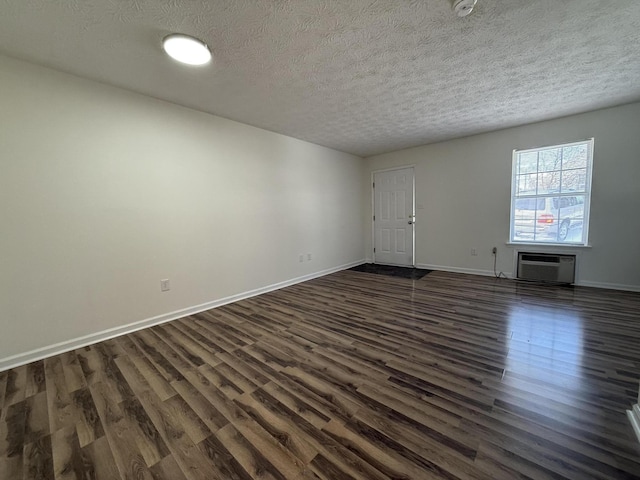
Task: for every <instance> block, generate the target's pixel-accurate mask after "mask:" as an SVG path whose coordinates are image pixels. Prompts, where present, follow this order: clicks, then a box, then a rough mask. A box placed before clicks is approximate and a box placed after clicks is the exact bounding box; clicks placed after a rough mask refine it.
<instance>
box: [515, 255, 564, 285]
mask: <svg viewBox="0 0 640 480" xmlns="http://www.w3.org/2000/svg"><path fill="white" fill-rule="evenodd" d="M575 277H576V256H575V255H558V254H554V253H528V252H518V278H520V279H522V280H535V281H540V282H557V283H573V282H574V281H575Z"/></svg>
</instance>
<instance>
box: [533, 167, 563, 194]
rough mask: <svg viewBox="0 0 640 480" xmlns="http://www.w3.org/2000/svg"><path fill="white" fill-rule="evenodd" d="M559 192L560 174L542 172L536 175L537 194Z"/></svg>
mask: <svg viewBox="0 0 640 480" xmlns="http://www.w3.org/2000/svg"><path fill="white" fill-rule="evenodd" d="M559 191H560V172H544V173H539V174H538V194H545V193H556V192H559Z"/></svg>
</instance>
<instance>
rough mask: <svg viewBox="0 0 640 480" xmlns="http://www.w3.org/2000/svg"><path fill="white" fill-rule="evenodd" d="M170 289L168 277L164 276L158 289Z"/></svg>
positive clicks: (166, 290) (165, 290)
mask: <svg viewBox="0 0 640 480" xmlns="http://www.w3.org/2000/svg"><path fill="white" fill-rule="evenodd" d="M169 290H171V284H170V283H169V279H168V278H165V279H164V280H160V291H161V292H168V291H169Z"/></svg>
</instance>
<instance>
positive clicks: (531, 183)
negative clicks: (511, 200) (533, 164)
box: [516, 173, 538, 195]
mask: <svg viewBox="0 0 640 480" xmlns="http://www.w3.org/2000/svg"><path fill="white" fill-rule="evenodd" d="M517 182H518V183H517V185H516V187H517V189H516V195H535V193H536V186H537V184H538V183H537V182H538V175H537V174H535V173H533V174H530V175H518V178H517Z"/></svg>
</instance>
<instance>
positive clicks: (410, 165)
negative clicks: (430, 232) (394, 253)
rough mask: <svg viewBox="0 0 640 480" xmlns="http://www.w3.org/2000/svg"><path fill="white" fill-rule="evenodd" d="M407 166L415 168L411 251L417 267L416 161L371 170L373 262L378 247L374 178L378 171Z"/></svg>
mask: <svg viewBox="0 0 640 480" xmlns="http://www.w3.org/2000/svg"><path fill="white" fill-rule="evenodd" d="M407 168H411V169H412V170H413V185H412V187H413V205H412V208H413V215H414V217H413V229H412V231H413V242H411V243H412V248H413V252H411V258H413V263H412V266H413V268H415V267H416V227H415V221H416V219H415V215H416V165H415V163H412V164H409V165H403V166H398V167H389V168H380V169H378V170H372V171H371V179H370V181H369V186H370V187H371V250H370V251H369V253H370V254H371V259H372V260H373V263H376V252H375V251H374V250H375V247H376V222H375V221H374V220H373V216H374V215H375V214H376V197H375V192H374V188H373V183H374V180H375V178H376V173H384V172H393V171H394V170H405V169H407Z"/></svg>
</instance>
